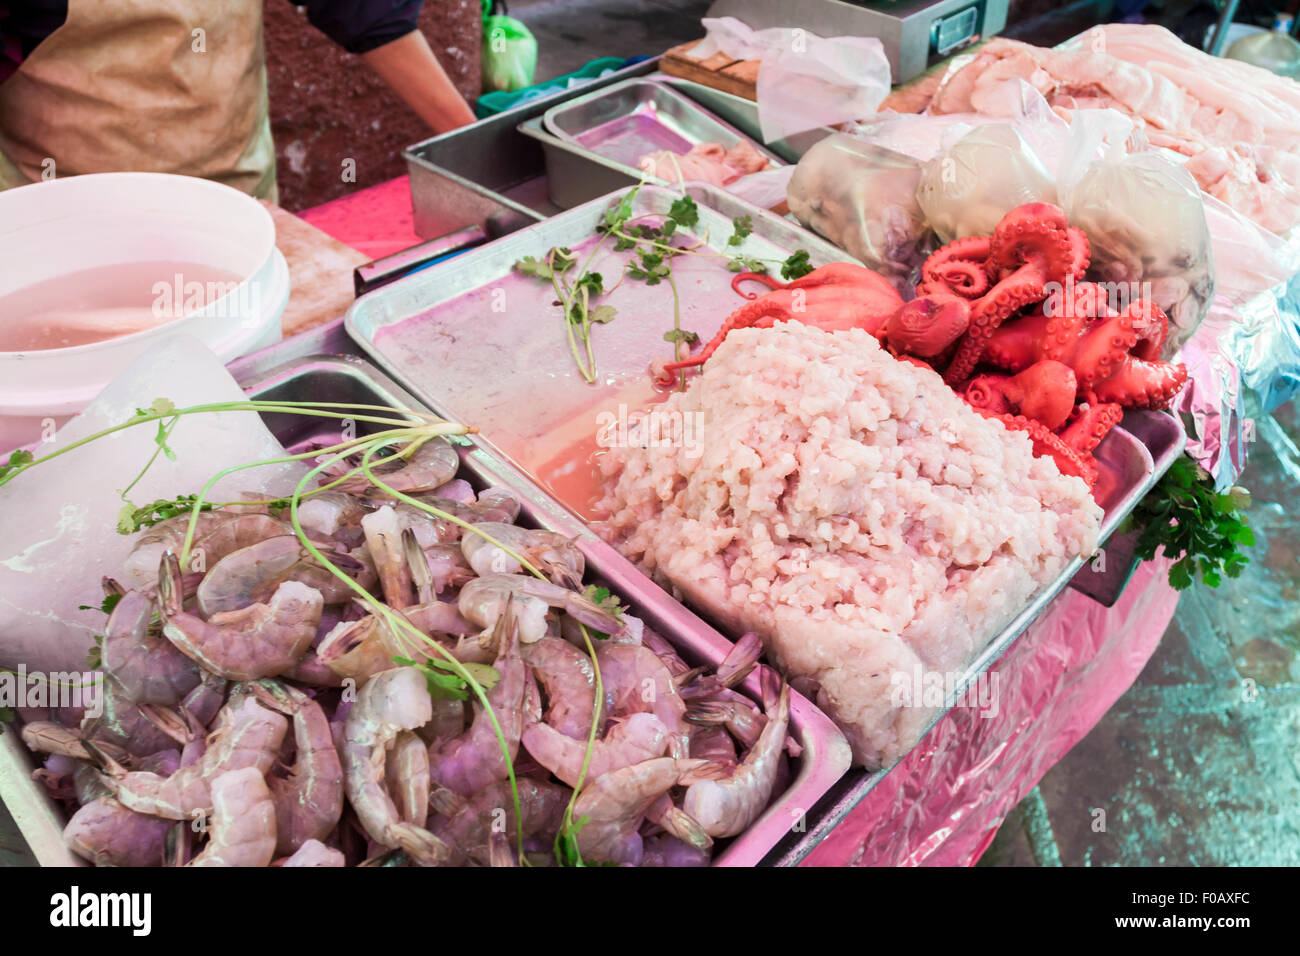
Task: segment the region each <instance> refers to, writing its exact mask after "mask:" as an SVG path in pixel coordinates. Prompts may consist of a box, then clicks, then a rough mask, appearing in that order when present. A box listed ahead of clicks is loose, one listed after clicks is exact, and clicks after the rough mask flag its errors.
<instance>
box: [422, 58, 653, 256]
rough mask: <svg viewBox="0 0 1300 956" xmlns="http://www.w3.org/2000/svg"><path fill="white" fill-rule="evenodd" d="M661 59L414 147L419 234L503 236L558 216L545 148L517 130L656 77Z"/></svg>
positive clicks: (525, 104) (624, 70)
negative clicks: (476, 229) (587, 98)
mask: <svg viewBox="0 0 1300 956" xmlns="http://www.w3.org/2000/svg"><path fill="white" fill-rule="evenodd" d="M656 62H657V58H656V59H655V60H647V61H644V62H642V63H637V64H635V65H633V66H629V67H626V68H624V69H622V70H619V71H618V72H617V73H614V74H611V75H610V76H607V77H604V78H603V79H597V80H592V81H591V82H590V83H589V84H584V85H583V86H581V87H579V88H578V89H577V90H562V91H559V92H557V93H555V94H553V95H551V96H548V97H545V98H543V99H538V100H533V101H531V102H528V103H523V104H521V105H519V106H517V107H515V108H514V109H512V110H507V111H506V112H504V113H499V114H497V115H496V116H493V117H490V118H488V119H484V120H480V121H479V122H477V123H473V124H471V125H469V126H465V127H462V128H460V129H456V130H452V131H450V132H448V133H443V134H441V135H439V136H434V137H433V138H431V139H427V140H424V141H423V142H420V143H416V144H415V145H414V146H409V147H407V148H406V149H405V150H403V151H402V156H403V157H404V158H405V159H406V167H407V172H408V173H409V174H410V177H411V205H412V207H413V209H414V213H415V231H416V233H417V234H418V235H419V236H421V237H422V238H424V239H435V238H438V237H440V236H444V235H446V234H447V233H450V232H455V231H456V230H458V229H464V228H466V227H467V226H481V227H483V228H484V230H485V231H486V232H487V233H488V234H489V236H490V237H491V238H496V236H499V235H503V234H505V233H507V232H510V231H512V230H513V229H517V228H520V227H521V226H524V225H530V224H531V223H534V222H538V221H540V220H542V219H545V218H546V217H547V216H549V215H552V214H553V213H555V212H558V211H559V208H558V207H557V206H555V205H554V204H552V203H551V201H550V198H549V195H548V191H547V184H546V162H545V159H544V158H543V155H542V150H541V148H540V147H539V146H538V145H537V143H536V142H535V141H533V140H531V139H529V138H528V137H527V136H524V135H522V134H520V133H519V132H518V130H517V129H516V127H517V126H518V124H519V123H520V121H521V120H526V119H528V118H529V117H532V116H540V115H541V114H542V113H544V112H545V111H546V110H547V109H549V108H550V107H552V106H554V105H555V104H556V103H559V102H563V101H565V100H568V99H572V98H573V97H575V96H577V95H579V94H582V93H587V92H589V91H591V90H593V89H599V88H601V87H603V86H607V85H609V84H611V83H617V82H619V81H621V80H625V79H628V78H629V77H635V76H641V75H644V74H646V73H650V72H652V71H653V70H654V69H655V64H656Z"/></svg>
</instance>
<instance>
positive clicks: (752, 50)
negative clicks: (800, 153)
mask: <svg viewBox="0 0 1300 956" xmlns="http://www.w3.org/2000/svg"><path fill="white" fill-rule="evenodd" d="M701 22H702V23H703V25H704V28H705V30H706V31H707V35H706V36H705V38H704V40H703V41H702V42H701V43H699V44H698V45H697V46H696V47H695V48H694V49H693V50H692V51H691V54H690V55H691V56H692V57H694V58H696V59H707V58H708V57H710V56H713V55H714V54H715V53H725V54H727V56H731V57H735V58H736V59H737V60H758V61H759V62H760V66H759V70H758V83H757V90H756V95H757V97H758V122H759V126H760V127H761V128H762V131H763V141H764V142H767V143H772V142H776V141H777V140H780V139H785V138H786V137H787V136H791V135H793V134H795V133H802V132H804V131H806V130H810V129H816V128H817V127H819V126H830V125H833V124H835V123H843V122H846V121H849V120H856V119H861V118H862V117H866V116H870V115H872V114H873V113H875V112H876V110H877V109H879V108H880V104H881V103H883V102H884V100H885V97H886V96H888V95H889V78H890V77H889V59H888V58H887V57H886V56H885V48H884V47H883V46H882V45H881V43H880V40H878V39H876V38H875V37H831V38H825V37H819V36H817V35H816V34H813V33H809V32H808V31H807V30H803V29H785V28H780V27H773V28H771V29H768V30H754V29H751V28H750V27H749V26H747V25H746V24H744V23H742V22H741V21H739V20H737V19H736V18H735V17H708V18H705V19H704V20H703V21H701Z"/></svg>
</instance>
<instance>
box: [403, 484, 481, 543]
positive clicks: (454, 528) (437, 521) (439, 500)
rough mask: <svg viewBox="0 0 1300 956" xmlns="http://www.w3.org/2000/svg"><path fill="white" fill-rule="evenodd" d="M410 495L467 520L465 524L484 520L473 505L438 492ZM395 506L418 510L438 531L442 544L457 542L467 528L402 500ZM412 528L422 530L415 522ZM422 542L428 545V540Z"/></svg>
mask: <svg viewBox="0 0 1300 956" xmlns="http://www.w3.org/2000/svg"><path fill="white" fill-rule="evenodd" d="M410 497H412V498H414V499H415V500H416V501H418V502H420V503H421V504H425V505H428V506H429V507H430V508H436V509H437V510H438V511H441V512H442V513H443V514H447V515H451V517H453V518H457V519H459V520H460V521H463V522H465V524H474V523H475V522H476V521H482V520H483V516H482V515H480V514H479V513H478V512H477V511H476V510H474V507H473V505H470V504H463V503H461V502H459V501H456V500H454V499H452V498H443V497H440V496H438V495H436V494H422V495H418V494H417V495H411V496H410ZM395 507H404V508H411V509H412V510H413V511H418V512H419V513H420V515H421V516H422V517H423V519H424V521H426V522H428V523H429V526H431V527H432V528H433V529H434V531H436V532H437V537H438V541H439V542H440V543H442V544H455V543H456V542H457V541H459V540H460V536H461V533H462V532H463V531H464V530H465V529H464V528H463V527H462V526H461V525H458V524H457V523H456V522H455V521H449V520H447V519H446V518H442V517H439V516H438V515H434V514H430V513H429V512H427V511H425V510H423V509H422V508H416V507H415V506H413V505H411V504H408V503H407V502H400V503H399V504H398V505H397V506H395ZM412 528H413V530H417V531H419V530H420V529H419V528H418V527H417V526H416V525H415V524H414V523H412ZM420 544H421V546H426V542H425V541H423V540H422V541H421V542H420Z"/></svg>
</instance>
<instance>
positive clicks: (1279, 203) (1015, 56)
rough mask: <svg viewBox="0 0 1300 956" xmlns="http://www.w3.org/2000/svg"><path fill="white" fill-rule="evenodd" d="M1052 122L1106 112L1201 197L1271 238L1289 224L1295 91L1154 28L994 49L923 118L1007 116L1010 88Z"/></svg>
mask: <svg viewBox="0 0 1300 956" xmlns="http://www.w3.org/2000/svg"><path fill="white" fill-rule="evenodd" d="M1022 80H1023V81H1025V82H1027V83H1029V84H1030V85H1031V86H1033V87H1034V88H1035V89H1036V90H1038V91H1039V92H1040V93H1042V94H1043V96H1044V97H1046V99H1047V101H1048V102H1049V103H1051V104H1052V106H1054V107H1056V108H1057V109H1058V111H1063V110H1073V109H1105V108H1108V107H1109V108H1111V109H1116V110H1119V111H1121V112H1123V113H1126V114H1128V115H1129V116H1132V117H1133V118H1135V119H1137V120H1138V121H1139V122H1140V123H1141V124H1142V125H1143V126H1144V127H1145V131H1146V135H1147V139H1148V141H1149V142H1150V144H1151V145H1152V146H1157V147H1165V148H1168V149H1171V150H1174V151H1175V152H1178V153H1181V154H1183V155H1185V156H1187V157H1188V161H1187V169H1188V171H1189V172H1191V173H1192V175H1193V176H1195V177H1196V181H1197V183H1198V184H1199V185H1200V186H1201V189H1202V190H1204V191H1205V192H1206V193H1209V194H1210V195H1212V196H1215V197H1216V198H1218V199H1221V200H1222V201H1223V202H1225V203H1227V204H1228V205H1230V206H1232V207H1233V208H1234V209H1236V210H1237V211H1238V212H1240V213H1242V214H1243V215H1246V216H1248V217H1249V218H1251V219H1253V220H1254V221H1255V222H1258V223H1259V224H1260V225H1262V226H1264V227H1265V228H1267V229H1270V230H1272V231H1274V232H1284V231H1286V230H1287V229H1290V228H1291V227H1292V226H1294V225H1295V224H1296V222H1297V221H1300V155H1298V154H1297V148H1298V147H1300V85H1297V84H1296V83H1295V82H1294V81H1292V80H1289V79H1285V78H1282V77H1278V76H1275V75H1274V74H1272V73H1269V72H1268V71H1266V70H1262V69H1259V68H1258V67H1254V66H1250V65H1249V64H1245V63H1238V62H1235V61H1231V60H1221V59H1217V58H1215V57H1211V56H1208V55H1207V54H1204V53H1201V52H1200V51H1198V50H1194V49H1192V48H1191V47H1189V46H1187V45H1186V44H1185V43H1182V42H1181V41H1180V40H1179V39H1178V38H1177V37H1175V36H1174V35H1173V34H1172V33H1170V32H1169V31H1168V30H1165V29H1164V28H1162V27H1157V26H1136V25H1126V24H1114V25H1110V26H1106V27H1097V28H1094V29H1093V30H1090V31H1088V32H1087V33H1085V34H1084V35H1083V36H1082V38H1081V39H1080V43H1079V46H1078V48H1077V49H1072V50H1049V49H1043V48H1041V47H1036V46H1031V45H1029V44H1027V43H1020V42H1018V41H1016V40H1006V39H994V40H992V41H991V42H989V43H988V44H986V45H985V46H984V47H982V48H981V49H980V52H979V55H978V56H976V57H975V59H974V60H973V61H971V62H970V63H969V64H967V65H966V66H964V67H963V68H961V69H960V70H958V71H957V72H956V73H954V74H953V75H952V76H951V77H950V78H949V79H948V81H947V82H946V83H945V84H944V85H943V86H942V87H941V88H940V90H939V91H938V93H937V94H936V95H935V98H934V100H933V101H932V102H931V103H930V106H929V112H931V113H982V114H985V115H996V116H1013V115H1015V113H1016V110H1017V109H1018V106H1019V103H1020V86H1019V83H1020V81H1022Z"/></svg>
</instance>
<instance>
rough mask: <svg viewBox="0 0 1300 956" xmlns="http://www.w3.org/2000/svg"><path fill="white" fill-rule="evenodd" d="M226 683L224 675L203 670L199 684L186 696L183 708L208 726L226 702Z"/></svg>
mask: <svg viewBox="0 0 1300 956" xmlns="http://www.w3.org/2000/svg"><path fill="white" fill-rule="evenodd" d="M226 683H227V682H226V679H225V678H224V677H219V676H218V675H216V674H209V673H208V672H207V671H202V679H201V680H200V682H199V686H198V687H196V688H194V689H193V690H192V691H190V692H189V693H188V694H187V695H186V696H185V699H184V700H183V701H181V708H182V709H183V710H184V711H185V712H186V713H188V714H190V715H191V716H192V717H193V718H194V719H195V720H196V721H198V722H199V723H200V724H202V725H203V726H204V727H206V726H208V724H210V723H212V721H213V719H214V718H215V717H216V716H217V712H218V711H220V710H221V708H222V706H223V705H224V704H225V702H226Z"/></svg>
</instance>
